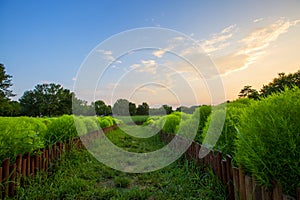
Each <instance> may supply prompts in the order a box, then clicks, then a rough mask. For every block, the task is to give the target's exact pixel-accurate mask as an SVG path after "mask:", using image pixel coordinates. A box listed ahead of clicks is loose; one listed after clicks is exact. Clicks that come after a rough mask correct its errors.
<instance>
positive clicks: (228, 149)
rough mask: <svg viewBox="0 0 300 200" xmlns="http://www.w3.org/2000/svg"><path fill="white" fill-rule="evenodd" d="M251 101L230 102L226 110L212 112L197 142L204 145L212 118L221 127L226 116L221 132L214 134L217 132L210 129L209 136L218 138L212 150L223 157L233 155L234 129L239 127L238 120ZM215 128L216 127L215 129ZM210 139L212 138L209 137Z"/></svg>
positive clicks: (235, 137) (234, 146) (235, 134)
mask: <svg viewBox="0 0 300 200" xmlns="http://www.w3.org/2000/svg"><path fill="white" fill-rule="evenodd" d="M251 102H252V100H250V99H246V98H243V99H238V100H236V101H233V102H230V103H228V104H227V105H226V110H223V109H217V110H216V111H214V115H210V116H209V117H208V119H207V122H206V124H205V126H204V128H203V134H202V136H201V137H198V138H197V139H198V140H199V142H201V143H202V142H203V143H206V141H203V140H204V138H205V137H206V135H207V133H208V130H209V128H210V125H211V124H210V122H211V120H212V117H214V120H216V123H217V124H218V126H221V125H222V124H220V123H222V121H223V118H222V116H224V115H225V114H226V117H225V121H224V124H223V127H222V130H221V133H220V135H219V134H216V133H217V131H219V130H215V129H212V130H213V131H211V133H210V134H214V135H216V137H217V136H219V138H218V140H217V143H216V144H215V146H214V149H216V150H220V151H222V153H223V154H224V155H226V154H230V155H233V154H234V153H235V149H236V144H235V143H236V139H237V130H236V127H237V126H238V125H239V120H240V116H241V114H242V112H243V111H244V109H245V108H246V107H248V106H249V105H250V104H251ZM216 128H217V127H216ZM210 137H212V136H210Z"/></svg>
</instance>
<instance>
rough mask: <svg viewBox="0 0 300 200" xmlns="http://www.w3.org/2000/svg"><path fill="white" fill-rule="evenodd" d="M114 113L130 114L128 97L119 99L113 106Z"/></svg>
mask: <svg viewBox="0 0 300 200" xmlns="http://www.w3.org/2000/svg"><path fill="white" fill-rule="evenodd" d="M112 113H113V114H114V115H120V116H129V115H130V113H129V101H128V100H126V99H118V100H117V101H116V102H115V103H114V105H113V108H112Z"/></svg>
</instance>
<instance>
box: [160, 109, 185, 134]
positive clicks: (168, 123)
mask: <svg viewBox="0 0 300 200" xmlns="http://www.w3.org/2000/svg"><path fill="white" fill-rule="evenodd" d="M180 121H181V117H180V115H179V114H178V112H174V113H172V114H169V115H167V116H166V118H165V122H164V124H163V126H162V131H163V132H165V133H173V134H175V133H176V126H177V125H179V124H180Z"/></svg>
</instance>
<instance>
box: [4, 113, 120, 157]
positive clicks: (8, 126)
mask: <svg viewBox="0 0 300 200" xmlns="http://www.w3.org/2000/svg"><path fill="white" fill-rule="evenodd" d="M116 123H121V121H120V120H116V119H114V118H112V117H110V116H106V117H74V116H73V115H63V116H61V117H56V118H31V117H0V160H2V159H4V158H7V157H9V158H11V159H14V158H15V156H16V155H17V154H19V153H25V152H32V151H33V150H35V149H39V148H43V147H45V146H48V145H51V144H54V143H56V142H59V141H65V140H67V139H70V138H73V137H76V136H77V135H79V136H81V135H84V134H86V133H88V132H91V131H95V130H98V129H99V128H100V127H101V128H105V127H109V126H112V125H114V124H116Z"/></svg>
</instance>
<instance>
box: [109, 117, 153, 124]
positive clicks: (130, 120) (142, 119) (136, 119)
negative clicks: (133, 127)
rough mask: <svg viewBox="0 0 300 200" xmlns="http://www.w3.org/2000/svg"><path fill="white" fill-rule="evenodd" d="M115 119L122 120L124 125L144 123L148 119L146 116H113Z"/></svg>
mask: <svg viewBox="0 0 300 200" xmlns="http://www.w3.org/2000/svg"><path fill="white" fill-rule="evenodd" d="M114 118H116V119H120V120H122V121H123V122H124V123H125V124H128V123H133V122H134V123H144V122H146V121H147V119H148V118H149V116H148V115H135V116H114Z"/></svg>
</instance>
